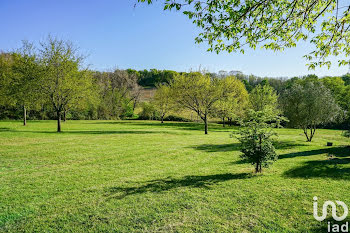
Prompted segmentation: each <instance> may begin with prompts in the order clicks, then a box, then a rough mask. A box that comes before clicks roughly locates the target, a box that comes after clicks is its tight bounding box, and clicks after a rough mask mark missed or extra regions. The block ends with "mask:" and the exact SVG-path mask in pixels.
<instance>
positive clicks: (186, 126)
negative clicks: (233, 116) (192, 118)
mask: <svg viewBox="0 0 350 233" xmlns="http://www.w3.org/2000/svg"><path fill="white" fill-rule="evenodd" d="M88 124H113V125H133V126H152V127H155V126H156V127H160V128H162V127H163V128H166V127H172V128H177V129H181V130H199V131H204V124H203V123H197V122H173V121H171V122H164V123H160V121H151V122H145V121H138V120H129V121H107V122H106V121H104V122H93V123H88ZM233 129H234V128H231V127H227V128H224V127H222V126H220V125H217V124H209V133H210V132H232V130H233Z"/></svg>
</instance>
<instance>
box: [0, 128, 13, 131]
mask: <svg viewBox="0 0 350 233" xmlns="http://www.w3.org/2000/svg"><path fill="white" fill-rule="evenodd" d="M11 131H12V130H11V129H10V128H6V127H0V132H11Z"/></svg>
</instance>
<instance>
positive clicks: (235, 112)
mask: <svg viewBox="0 0 350 233" xmlns="http://www.w3.org/2000/svg"><path fill="white" fill-rule="evenodd" d="M220 82H222V83H221V87H222V92H221V93H222V96H221V97H220V99H219V100H218V101H216V103H215V104H214V106H213V110H212V115H213V116H215V117H219V118H221V119H222V121H223V127H225V118H228V120H229V122H231V121H232V118H235V117H242V116H243V115H244V112H245V110H246V108H247V105H248V102H249V99H248V92H247V90H246V88H245V85H244V84H243V83H242V82H241V81H240V80H238V79H237V78H235V77H234V76H227V77H226V78H224V79H221V80H220Z"/></svg>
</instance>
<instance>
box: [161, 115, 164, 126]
mask: <svg viewBox="0 0 350 233" xmlns="http://www.w3.org/2000/svg"><path fill="white" fill-rule="evenodd" d="M161 120H162V122H161V123H162V124H163V123H164V115H162V117H161Z"/></svg>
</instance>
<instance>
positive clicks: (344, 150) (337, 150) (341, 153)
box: [278, 146, 350, 159]
mask: <svg viewBox="0 0 350 233" xmlns="http://www.w3.org/2000/svg"><path fill="white" fill-rule="evenodd" d="M319 154H333V155H335V156H336V157H346V156H350V148H349V147H345V146H339V147H331V148H324V149H318V150H309V151H301V152H295V153H288V154H283V155H280V156H279V157H278V158H279V159H286V158H295V157H300V156H311V155H319Z"/></svg>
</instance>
